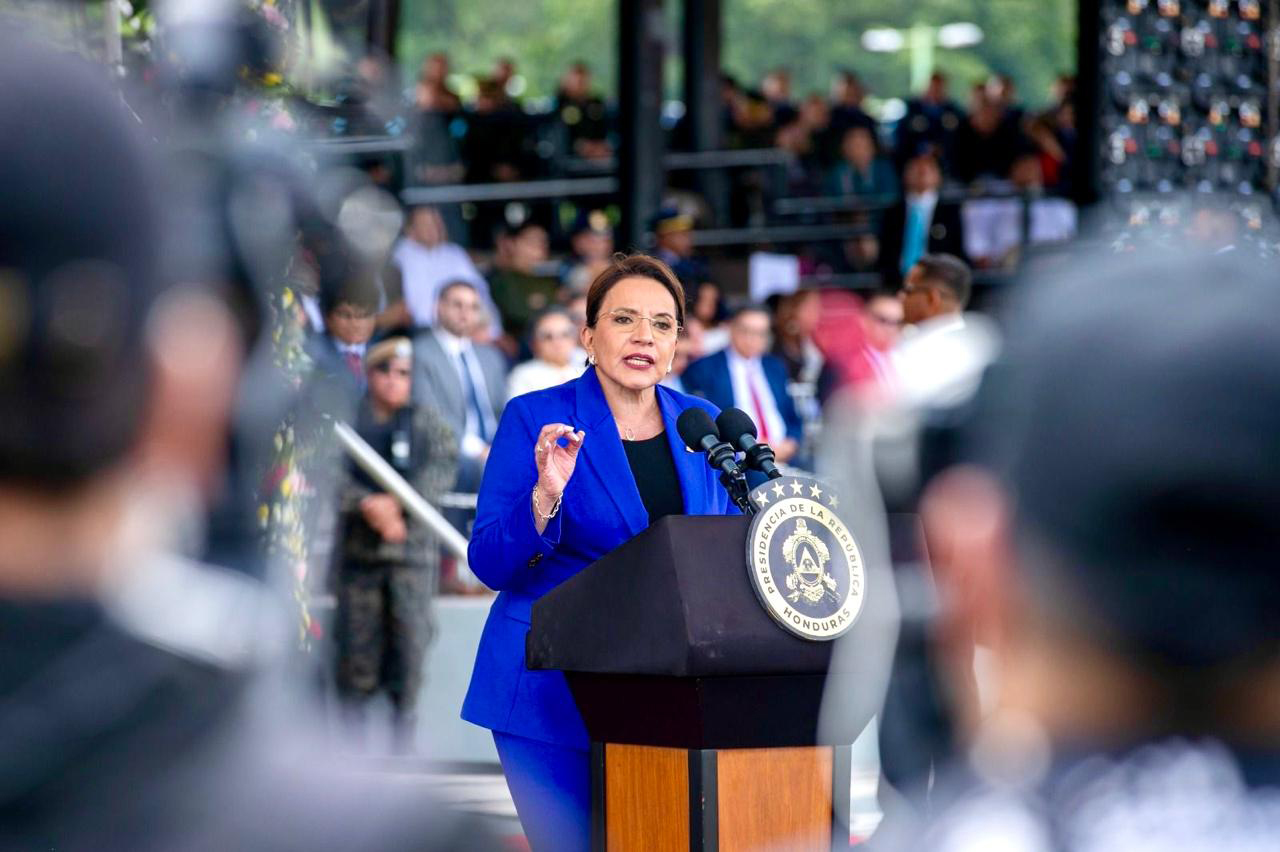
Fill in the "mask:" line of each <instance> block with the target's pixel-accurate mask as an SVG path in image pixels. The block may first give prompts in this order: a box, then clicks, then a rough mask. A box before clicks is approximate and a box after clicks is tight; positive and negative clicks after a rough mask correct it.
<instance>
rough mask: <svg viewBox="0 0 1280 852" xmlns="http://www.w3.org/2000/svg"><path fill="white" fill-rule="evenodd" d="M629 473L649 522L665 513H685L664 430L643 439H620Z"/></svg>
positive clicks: (674, 462) (682, 493)
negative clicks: (647, 514)
mask: <svg viewBox="0 0 1280 852" xmlns="http://www.w3.org/2000/svg"><path fill="white" fill-rule="evenodd" d="M622 447H623V449H625V450H626V451H627V463H628V464H629V465H630V466H631V475H632V476H634V477H635V479H636V488H638V489H639V490H640V501H641V502H642V503H644V507H645V509H646V510H647V511H648V512H649V523H651V524H652V523H653V522H654V521H656V520H658V518H661V517H665V516H666V515H683V514H684V492H683V491H682V490H681V488H680V477H679V476H678V475H677V474H676V460H675V459H674V458H672V456H671V445H670V444H668V443H667V433H666V432H659V433H658V434H657V435H654V436H653V437H652V438H648V439H646V440H643V441H623V442H622Z"/></svg>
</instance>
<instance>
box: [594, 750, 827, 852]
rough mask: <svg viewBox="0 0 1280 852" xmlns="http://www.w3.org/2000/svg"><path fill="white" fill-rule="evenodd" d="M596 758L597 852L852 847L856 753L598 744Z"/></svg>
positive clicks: (815, 851) (798, 851)
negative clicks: (852, 773) (851, 780)
mask: <svg viewBox="0 0 1280 852" xmlns="http://www.w3.org/2000/svg"><path fill="white" fill-rule="evenodd" d="M591 759H592V768H591V772H592V779H591V780H592V791H591V799H592V801H591V820H592V826H591V829H592V847H593V849H595V850H596V851H597V852H685V850H689V852H714V850H720V852H754V850H765V849H767V850H771V852H782V851H783V850H786V852H832V850H847V849H848V848H849V829H848V825H849V813H848V810H849V773H850V770H851V764H850V747H849V746H815V747H804V748H755V749H682V748H659V747H655V746H636V745H620V744H616V743H608V744H604V743H594V744H593V745H592V747H591Z"/></svg>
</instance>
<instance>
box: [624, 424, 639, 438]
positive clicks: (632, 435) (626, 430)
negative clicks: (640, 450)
mask: <svg viewBox="0 0 1280 852" xmlns="http://www.w3.org/2000/svg"><path fill="white" fill-rule="evenodd" d="M622 437H623V438H625V439H626V440H628V441H634V440H635V439H636V433H635V432H632V431H631V427H630V426H623V427H622Z"/></svg>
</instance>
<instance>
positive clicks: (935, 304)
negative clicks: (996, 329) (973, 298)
mask: <svg viewBox="0 0 1280 852" xmlns="http://www.w3.org/2000/svg"><path fill="white" fill-rule="evenodd" d="M972 279H973V276H972V275H971V274H970V272H969V267H968V266H967V265H966V264H965V262H964V261H963V260H961V259H960V258H958V257H955V256H953V255H949V254H926V255H924V256H923V257H921V258H920V259H919V260H918V261H916V263H915V265H914V266H912V267H911V269H910V271H908V272H907V280H906V281H904V282H903V284H902V320H903V322H905V323H906V324H907V325H911V326H915V327H916V328H917V329H918V330H919V331H921V332H923V331H925V330H926V329H925V327H924V326H925V324H927V323H931V325H930V328H931V329H932V328H933V327H935V326H937V327H941V326H944V325H946V326H951V325H955V324H957V323H960V322H961V319H960V315H961V313H962V312H963V311H964V309H965V306H966V305H968V304H969V292H970V288H971V284H972Z"/></svg>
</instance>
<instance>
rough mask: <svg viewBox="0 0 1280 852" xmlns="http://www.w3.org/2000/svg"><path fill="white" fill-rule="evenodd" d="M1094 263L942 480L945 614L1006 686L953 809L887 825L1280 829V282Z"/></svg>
mask: <svg viewBox="0 0 1280 852" xmlns="http://www.w3.org/2000/svg"><path fill="white" fill-rule="evenodd" d="M1073 272H1074V274H1073V276H1072V278H1071V280H1070V281H1066V282H1059V283H1058V284H1051V283H1049V282H1037V283H1038V284H1040V285H1043V286H1040V287H1038V288H1037V292H1035V293H1034V294H1033V295H1032V296H1031V297H1030V298H1029V299H1028V300H1027V302H1026V303H1025V304H1024V305H1023V307H1022V309H1021V310H1020V311H1015V312H1014V313H1013V314H1012V316H1011V318H1010V323H1009V326H1010V343H1009V345H1008V347H1007V348H1006V350H1005V352H1004V355H1003V357H1002V358H1001V359H1000V363H998V364H997V365H996V366H994V367H993V368H992V369H991V370H990V371H989V374H988V378H987V380H986V382H985V384H984V387H983V389H982V390H981V391H980V393H979V397H978V400H977V411H978V415H977V418H976V422H975V423H974V424H973V427H972V429H971V430H970V431H969V436H968V441H967V442H966V443H967V446H968V447H969V451H968V453H967V456H968V461H969V464H966V465H961V466H956V467H953V468H951V469H949V470H948V471H945V472H943V473H942V474H941V475H940V476H938V477H936V478H935V479H934V480H933V482H932V483H931V484H930V486H929V487H928V489H927V491H926V493H925V495H924V498H923V500H922V507H921V515H922V518H923V521H924V524H925V528H926V534H927V538H928V544H929V551H930V555H931V558H932V562H933V565H934V570H935V576H936V577H937V579H938V583H939V589H940V596H941V600H942V610H943V616H942V619H941V621H940V623H939V624H938V635H940V636H944V637H950V639H951V641H953V642H955V641H957V637H968V640H969V641H974V640H976V642H977V643H978V644H979V645H980V646H983V647H985V648H986V649H987V651H988V652H989V660H990V665H989V666H987V667H986V668H987V669H989V670H990V671H992V672H994V677H991V678H989V679H988V680H989V681H990V683H991V692H992V694H991V696H990V697H989V698H988V700H987V701H986V702H984V703H985V704H986V705H987V709H986V712H985V713H981V714H972V715H971V717H970V718H965V719H961V720H960V724H961V726H962V728H963V738H964V739H965V740H966V741H967V743H968V749H967V756H966V759H965V760H963V761H962V762H961V765H959V766H955V767H953V768H952V770H950V771H942V772H940V773H939V775H938V776H937V780H936V782H935V785H934V794H933V799H932V801H933V819H932V821H931V823H932V824H931V825H930V826H929V827H928V828H927V830H926V831H925V832H924V833H923V835H920V834H915V835H909V836H904V835H902V834H896V833H894V832H893V831H892V828H894V827H895V826H894V825H893V821H892V820H886V823H885V828H886V831H885V832H883V833H882V834H881V835H878V836H877V838H876V841H877V845H876V848H911V849H919V848H926V849H946V850H969V849H975V850H976V849H990V848H1001V849H1017V850H1079V849H1091V850H1093V849H1098V850H1104V849H1105V850H1110V849H1116V850H1129V849H1174V848H1178V849H1208V848H1213V849H1218V850H1237V849H1263V848H1269V849H1270V848H1276V844H1277V842H1278V841H1277V838H1280V805H1278V804H1277V802H1280V642H1277V639H1278V638H1280V627H1278V626H1277V625H1280V583H1278V582H1277V579H1276V571H1275V566H1276V544H1277V530H1280V334H1277V333H1276V328H1275V318H1276V317H1277V316H1280V288H1277V287H1276V286H1275V280H1274V271H1273V270H1265V269H1259V268H1258V265H1257V264H1256V263H1255V264H1252V265H1251V264H1248V263H1245V262H1242V261H1240V260H1238V259H1234V258H1232V257H1230V256H1218V257H1196V258H1190V257H1166V258H1164V259H1155V260H1153V259H1149V258H1148V259H1145V260H1141V259H1139V260H1133V261H1123V260H1116V259H1106V260H1104V261H1103V262H1102V263H1098V264H1094V265H1093V266H1092V268H1091V267H1090V266H1089V265H1087V264H1086V265H1078V266H1077V267H1076V268H1075V269H1074V271H1073ZM944 656H945V652H944ZM952 657H953V658H954V659H956V660H961V661H963V665H966V666H967V665H971V663H970V662H969V661H968V655H965V654H953V655H952ZM959 668H960V667H959V666H958V667H957V670H955V671H952V672H951V674H952V676H953V677H954V679H955V680H956V681H957V682H959V681H961V680H963V679H964V678H965V677H967V676H968V673H967V672H964V671H960V670H959ZM980 675H981V672H980ZM981 679H982V678H981V677H980V680H981Z"/></svg>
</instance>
